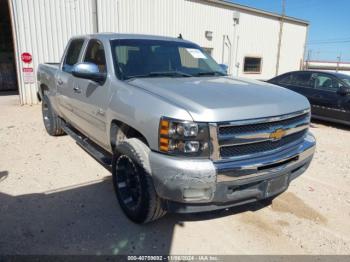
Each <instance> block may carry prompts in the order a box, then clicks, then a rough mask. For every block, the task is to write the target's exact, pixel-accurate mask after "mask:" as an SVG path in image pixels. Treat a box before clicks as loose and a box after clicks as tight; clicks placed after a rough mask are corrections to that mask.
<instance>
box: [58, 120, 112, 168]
mask: <svg viewBox="0 0 350 262" xmlns="http://www.w3.org/2000/svg"><path fill="white" fill-rule="evenodd" d="M62 129H63V130H64V132H66V134H68V135H70V136H71V137H72V138H73V139H74V140H75V141H76V143H77V144H78V145H79V146H80V147H81V148H82V149H84V150H85V151H86V152H87V153H88V154H89V155H90V156H92V157H93V158H94V159H95V160H96V161H97V162H99V163H100V164H101V165H102V166H103V167H104V168H106V169H107V170H109V171H110V172H112V154H111V153H109V152H107V151H106V150H104V149H103V148H101V147H100V146H98V145H96V144H95V143H94V142H92V141H91V140H89V139H88V138H87V137H85V136H84V135H83V134H81V133H80V132H79V131H77V130H76V129H74V128H72V127H71V126H69V125H67V124H63V125H62Z"/></svg>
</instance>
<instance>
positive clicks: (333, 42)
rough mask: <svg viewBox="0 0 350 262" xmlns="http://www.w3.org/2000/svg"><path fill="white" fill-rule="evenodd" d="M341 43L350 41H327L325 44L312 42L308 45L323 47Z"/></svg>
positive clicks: (349, 41)
mask: <svg viewBox="0 0 350 262" xmlns="http://www.w3.org/2000/svg"><path fill="white" fill-rule="evenodd" d="M340 43H350V39H349V40H344V41H328V42H327V41H325V42H310V43H307V44H308V45H323V44H340Z"/></svg>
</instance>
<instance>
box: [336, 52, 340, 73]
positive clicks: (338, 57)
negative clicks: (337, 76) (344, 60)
mask: <svg viewBox="0 0 350 262" xmlns="http://www.w3.org/2000/svg"><path fill="white" fill-rule="evenodd" d="M337 59H338V61H337V68H336V72H338V71H339V64H340V61H341V53H340V55H339V56H337Z"/></svg>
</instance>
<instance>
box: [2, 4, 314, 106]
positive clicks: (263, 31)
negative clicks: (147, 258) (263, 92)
mask: <svg viewBox="0 0 350 262" xmlns="http://www.w3.org/2000/svg"><path fill="white" fill-rule="evenodd" d="M0 5H1V8H0V9H1V10H5V11H6V10H8V12H6V14H4V16H8V19H7V20H6V19H5V20H4V21H5V22H3V23H2V24H1V26H2V27H7V29H8V32H9V33H8V34H7V35H6V36H3V37H4V38H5V42H6V41H7V42H6V43H8V44H7V45H8V48H7V50H8V52H9V54H10V55H12V54H13V59H12V60H11V59H10V60H11V61H12V62H13V64H14V65H15V67H14V66H13V67H12V68H16V75H17V82H18V90H19V95H20V102H21V104H35V103H37V98H36V90H37V89H36V83H35V77H36V76H35V71H36V68H37V66H38V64H39V63H44V62H57V61H59V60H60V58H61V55H62V53H63V50H64V47H65V45H66V43H67V41H68V39H69V38H70V37H71V36H73V35H79V34H88V33H93V32H120V33H143V34H155V35H164V36H174V37H176V36H178V35H179V34H181V35H182V36H183V38H185V39H188V40H191V41H194V42H196V43H198V44H199V45H201V46H202V47H203V48H205V50H206V51H207V52H209V53H211V55H212V56H213V57H214V59H215V60H216V61H217V62H219V63H224V64H227V65H228V66H229V72H230V73H231V74H233V75H234V76H243V77H249V78H254V79H268V78H271V77H273V76H275V75H276V72H278V73H279V74H280V73H284V72H286V71H291V70H297V69H299V68H300V66H301V65H302V63H303V57H304V49H305V42H306V37H307V30H308V22H307V21H304V20H300V19H296V18H292V17H281V16H280V15H278V14H274V13H269V12H265V11H262V10H258V9H254V8H250V7H246V6H242V5H237V4H232V3H229V2H226V1H220V0H142V1H141V0H0ZM0 22H1V21H0ZM281 29H282V30H281ZM281 31H282V34H280V32H281ZM2 32H3V30H1V31H0V34H3V33H2ZM0 39H1V36H0ZM0 43H1V42H0ZM279 43H280V45H279ZM279 46H280V51H278V50H279ZM26 53H29V54H30V55H31V59H29V58H28V57H26V56H28V54H26ZM278 57H279V59H278ZM0 59H1V56H0ZM30 60H32V61H30ZM11 61H10V62H11ZM23 61H27V62H23ZM29 61H30V62H29ZM1 63H2V61H1V60H0V64H1ZM8 63H9V62H8ZM0 68H1V67H0ZM9 68H10V66H9ZM32 69H33V72H32ZM12 70H13V69H12ZM15 86H17V85H15ZM2 89H4V88H2ZM0 90H1V88H0Z"/></svg>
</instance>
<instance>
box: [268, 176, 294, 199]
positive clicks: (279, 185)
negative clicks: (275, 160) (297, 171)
mask: <svg viewBox="0 0 350 262" xmlns="http://www.w3.org/2000/svg"><path fill="white" fill-rule="evenodd" d="M288 178H289V177H288V175H283V176H279V177H276V178H274V179H271V180H269V181H268V182H267V187H266V193H265V197H271V196H273V195H276V194H278V193H281V192H283V191H284V190H286V189H287V187H288Z"/></svg>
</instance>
